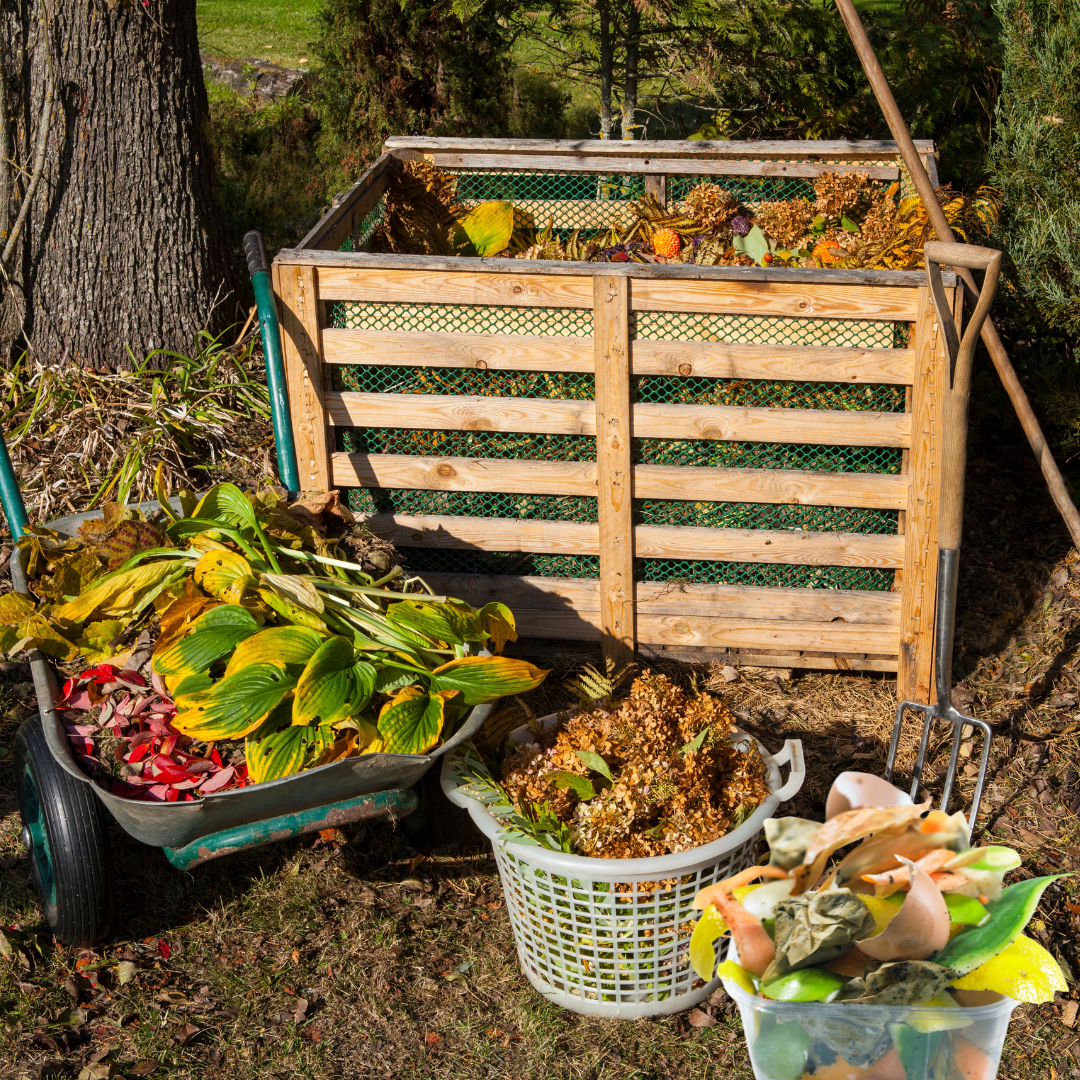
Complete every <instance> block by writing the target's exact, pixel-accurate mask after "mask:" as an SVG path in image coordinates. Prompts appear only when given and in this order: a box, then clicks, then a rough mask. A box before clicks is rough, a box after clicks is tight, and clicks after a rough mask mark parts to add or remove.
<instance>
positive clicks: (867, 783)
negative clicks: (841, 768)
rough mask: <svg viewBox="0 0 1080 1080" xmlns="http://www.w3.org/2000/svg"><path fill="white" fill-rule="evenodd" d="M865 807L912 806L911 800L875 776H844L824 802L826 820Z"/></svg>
mask: <svg viewBox="0 0 1080 1080" xmlns="http://www.w3.org/2000/svg"><path fill="white" fill-rule="evenodd" d="M863 806H878V807H882V808H884V807H887V806H911V796H910V795H909V794H908V793H907V792H906V791H901V790H900V789H899V788H898V787H894V786H893V785H892V784H890V783H889V782H888V781H887V780H882V779H881V777H880V776H874V774H873V773H864V772H842V773H841V774H840V775H839V776H838V777H837V778H836V779H835V780H834V781H833V785H832V788H830V790H829V797H828V799H827V800H826V801H825V820H826V821H831V820H832V819H833V818H834V817H836V815H837V814H843V813H844V812H845V811H847V810H858V809H860V808H861V807H863Z"/></svg>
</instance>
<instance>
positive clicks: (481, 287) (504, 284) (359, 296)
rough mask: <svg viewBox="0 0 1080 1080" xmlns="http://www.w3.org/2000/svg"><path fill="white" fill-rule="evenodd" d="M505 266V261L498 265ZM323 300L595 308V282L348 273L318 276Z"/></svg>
mask: <svg viewBox="0 0 1080 1080" xmlns="http://www.w3.org/2000/svg"><path fill="white" fill-rule="evenodd" d="M500 261H501V262H506V261H507V260H505V259H503V260H500ZM319 289H320V292H321V295H322V298H323V299H324V300H356V301H365V300H367V301H387V302H390V303H395V304H489V305H490V304H493V305H496V306H506V307H556V308H558V307H563V308H590V307H592V289H593V286H592V277H591V276H586V275H581V276H579V277H562V276H559V275H556V274H545V273H543V272H541V273H535V274H530V275H528V276H527V277H525V276H522V275H519V274H505V273H503V274H500V273H487V274H476V273H471V272H469V271H463V270H454V272H452V273H447V272H446V271H445V270H442V269H437V270H383V269H379V268H378V267H377V265H376V266H373V267H372V268H371V269H366V268H365V269H363V270H348V269H343V268H341V267H327V268H326V269H324V270H322V271H321V272H320V277H319Z"/></svg>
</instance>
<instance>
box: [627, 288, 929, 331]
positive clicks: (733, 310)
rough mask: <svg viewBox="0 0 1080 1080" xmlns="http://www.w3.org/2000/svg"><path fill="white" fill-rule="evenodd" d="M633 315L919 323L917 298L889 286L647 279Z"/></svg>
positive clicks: (635, 292) (635, 294) (637, 291)
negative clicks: (675, 313)
mask: <svg viewBox="0 0 1080 1080" xmlns="http://www.w3.org/2000/svg"><path fill="white" fill-rule="evenodd" d="M630 306H631V307H632V308H633V310H634V311H692V312H698V311H701V312H716V313H721V314H733V315H738V314H747V315H785V316H798V317H803V318H814V319H825V318H829V319H890V320H899V321H901V322H907V321H909V320H911V319H914V318H915V293H914V292H913V291H912V290H909V289H891V288H886V287H884V286H871V287H866V286H858V285H848V286H829V285H814V286H807V285H788V284H784V283H774V282H768V283H762V284H758V283H756V282H748V283H747V284H745V285H743V284H739V283H737V282H732V283H731V284H730V285H726V286H719V287H718V286H716V285H714V284H712V283H711V282H702V281H678V282H676V281H666V280H663V279H657V280H652V279H644V280H641V281H638V280H635V281H634V282H633V285H632V288H631V293H630Z"/></svg>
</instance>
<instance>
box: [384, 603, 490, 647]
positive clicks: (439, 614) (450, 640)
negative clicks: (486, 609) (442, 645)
mask: <svg viewBox="0 0 1080 1080" xmlns="http://www.w3.org/2000/svg"><path fill="white" fill-rule="evenodd" d="M386 620H387V622H389V623H391V624H392V625H394V626H400V627H405V628H406V629H408V630H414V631H416V633H418V634H423V635H425V636H426V637H429V638H431V639H432V640H434V641H444V642H446V644H448V645H464V644H465V642H467V641H487V637H488V635H487V631H485V630H484V628H483V627H482V626H481V624H480V616H479V615H478V614H477V612H475V611H473V609H472V608H471V607H469V606H468V605H467V604H458V603H452V602H451V603H444V604H435V603H430V602H429V601H426V600H403V601H401V602H400V603H397V604H390V605H389V607H387V609H386Z"/></svg>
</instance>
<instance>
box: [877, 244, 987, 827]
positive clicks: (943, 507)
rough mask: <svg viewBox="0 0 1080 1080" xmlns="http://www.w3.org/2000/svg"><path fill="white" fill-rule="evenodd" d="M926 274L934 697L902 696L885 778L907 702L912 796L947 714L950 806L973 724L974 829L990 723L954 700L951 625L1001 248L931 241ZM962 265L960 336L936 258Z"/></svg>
mask: <svg viewBox="0 0 1080 1080" xmlns="http://www.w3.org/2000/svg"><path fill="white" fill-rule="evenodd" d="M924 250H925V254H926V274H927V277H928V278H929V281H930V291H931V294H932V295H933V298H934V308H935V309H936V311H937V318H938V322H939V325H940V328H941V332H942V334H943V335H944V338H945V344H946V348H947V351H948V354H949V369H950V378H949V387H948V389H947V390H946V393H945V402H944V413H945V416H944V438H943V439H942V445H943V452H942V468H941V503H940V506H939V513H938V577H937V608H936V612H935V626H934V689H935V691H936V701H935V703H934V704H933V705H923V704H921V703H920V702H915V701H903V702H901V703H900V705H899V706H898V707H897V710H896V723H895V724H894V725H893V736H892V742H891V743H890V745H889V757H888V761H887V762H886V765H885V779H886V780H890V779H891V778H892V771H893V765H894V763H895V761H896V750H897V746H898V744H899V742H900V731H901V728H902V725H903V721H904V712H905V710H907V709H910V710H912V711H915V712H920V713H922V715H923V730H922V738H921V739H920V741H919V753H918V757H917V758H916V761H915V768H914V769H913V770H912V774H911V797H912V798H915V796H916V795H917V794H918V791H919V785H920V783H921V781H922V774H923V769H924V768H925V766H926V753H927V749H928V747H929V743H930V730H931V728H932V727H933V724H934V721H935V720H944V721H947V722H948V723H951V724H952V726H953V737H952V752H951V754H950V756H949V767H948V770H947V771H946V774H945V785H944V788H943V789H942V793H941V809H942V810H945V809H946V808H947V807H948V805H949V798H950V796H951V795H952V788H953V783H954V781H955V779H956V769H957V766H958V765H959V762H960V745H961V740H962V737H963V731H964V725H965V724H970V725H971V726H972V727H973V728H975V729H977V730H978V731H979V732H980V733H981V734H982V740H983V745H982V756H981V761H980V764H979V778H978V781H977V783H976V785H975V797H974V799H973V801H972V807H971V815H970V819H969V820H970V830H971V831H974V828H975V820H976V818H977V817H978V816H979V806H980V804H981V803H982V794H983V787H984V786H985V784H986V769H987V765H988V763H989V760H990V738H991V731H990V726H989V724H987V723H986V722H985V721H983V720H977V719H976V718H975V717H973V716H966V715H964V714H963V713H961V712H960V711H959V710H958V709H956V708H954V706H953V703H952V654H953V635H954V632H955V629H956V585H957V577H958V572H959V566H960V535H961V531H962V529H963V524H964V471H965V468H966V465H967V412H968V397H969V391H970V389H971V369H972V363H973V360H974V356H975V346H976V344H977V343H978V340H979V335H980V333H981V331H982V325H983V323H984V322H985V320H986V316H987V314H988V313H989V311H990V305H991V303H992V302H993V299H994V293H995V292H996V290H997V283H998V278H999V276H1000V273H1001V252H1000V251H996V250H994V249H993V248H983V247H972V246H968V245H967V244H953V243H941V242H939V241H930V242H928V243H927V244H926V246H925V249H924ZM942 264H945V265H949V266H962V267H965V268H967V269H968V270H984V271H985V277H984V279H983V286H982V289H981V290H980V292H979V294H978V301H977V302H976V304H975V309H974V311H973V312H972V315H971V318H970V320H969V322H968V325H967V327H966V329H965V331H964V335H963V337H962V338H961V337H960V336H959V335H958V334H957V332H956V324H955V323H954V322H953V316H952V311H951V309H950V305H949V303H948V301H947V299H946V297H945V289H944V287H943V286H942V283H941V265H942Z"/></svg>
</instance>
